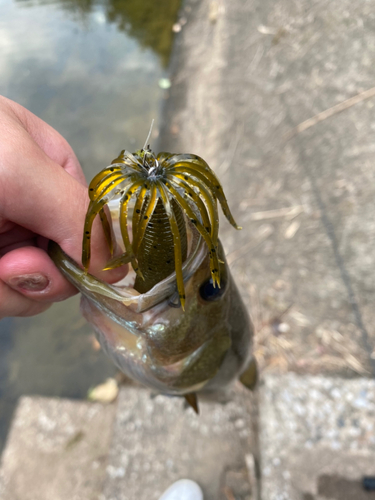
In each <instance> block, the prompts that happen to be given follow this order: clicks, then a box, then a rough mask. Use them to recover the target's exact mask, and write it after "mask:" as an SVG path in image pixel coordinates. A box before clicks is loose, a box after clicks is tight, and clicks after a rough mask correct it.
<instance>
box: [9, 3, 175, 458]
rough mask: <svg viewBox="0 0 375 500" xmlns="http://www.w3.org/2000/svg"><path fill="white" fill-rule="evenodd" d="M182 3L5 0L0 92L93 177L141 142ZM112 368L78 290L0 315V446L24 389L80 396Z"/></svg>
mask: <svg viewBox="0 0 375 500" xmlns="http://www.w3.org/2000/svg"><path fill="white" fill-rule="evenodd" d="M178 4H179V2H177V1H176V0H168V1H166V0H165V1H163V2H155V5H154V3H153V2H152V1H151V0H150V1H142V2H140V1H139V0H137V1H136V0H130V1H129V0H117V1H116V0H108V1H107V0H106V1H92V0H56V2H52V1H48V2H43V1H42V0H35V1H32V2H30V1H22V0H17V1H12V0H1V2H0V54H1V57H0V74H1V79H0V94H2V95H5V96H6V97H9V98H10V99H13V100H15V101H17V102H19V103H20V104H22V105H23V106H25V107H26V108H28V109H30V110H31V111H32V112H34V113H35V114H36V115H38V116H40V117H41V118H42V119H43V120H45V121H47V122H48V123H50V124H51V125H52V126H53V127H55V128H56V129H57V130H58V131H59V132H60V133H61V134H62V135H63V136H64V137H65V138H66V139H67V140H68V141H69V142H70V144H71V145H72V147H73V149H74V150H75V152H76V154H77V156H78V158H79V160H80V161H81V164H82V166H83V169H84V171H85V174H86V176H87V178H92V177H93V175H94V174H95V173H96V172H97V171H98V170H99V169H101V168H103V167H104V166H105V165H107V164H108V162H109V161H110V160H112V158H113V157H114V155H116V154H118V152H119V151H120V150H121V149H123V148H128V149H137V148H138V147H140V146H142V145H143V142H144V139H145V136H146V134H147V131H148V128H149V124H150V122H151V119H152V118H156V119H157V118H158V114H159V108H160V102H161V99H162V98H163V96H164V92H165V91H163V90H161V89H160V88H159V86H158V81H159V79H160V78H162V77H163V76H164V71H165V70H164V68H163V64H165V63H166V61H167V58H168V54H169V52H170V43H171V34H172V30H171V26H172V24H173V22H174V20H175V15H176V13H177V8H178ZM172 18H173V19H172ZM163 23H164V24H163ZM151 48H152V50H151ZM156 130H157V127H156ZM113 373H114V368H113V366H112V364H111V363H110V362H109V361H107V359H106V358H105V357H104V356H103V355H102V354H101V353H100V352H97V351H95V350H94V349H93V347H92V332H91V330H90V328H89V327H88V326H87V324H86V323H85V322H84V321H83V320H82V318H81V316H80V313H79V309H78V298H77V297H74V298H72V299H70V300H69V301H65V302H63V303H59V304H55V305H54V306H53V307H52V308H51V309H50V310H48V311H47V312H45V313H44V314H42V315H39V316H37V317H34V318H13V319H5V320H2V321H0V451H1V447H2V444H3V441H4V436H5V433H6V427H7V425H8V423H9V420H10V417H11V414H12V411H13V409H14V405H15V402H16V400H17V398H18V397H19V396H20V395H21V394H42V395H47V396H62V397H84V396H85V394H86V392H87V390H88V388H89V387H90V386H92V385H95V384H97V383H99V382H101V381H102V380H103V379H105V378H106V377H108V376H109V375H111V374H113Z"/></svg>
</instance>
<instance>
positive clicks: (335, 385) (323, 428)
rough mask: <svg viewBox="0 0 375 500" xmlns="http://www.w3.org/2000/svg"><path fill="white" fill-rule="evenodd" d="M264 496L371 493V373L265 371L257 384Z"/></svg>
mask: <svg viewBox="0 0 375 500" xmlns="http://www.w3.org/2000/svg"><path fill="white" fill-rule="evenodd" d="M260 449H261V456H262V467H261V470H262V500H353V499H356V500H362V499H363V500H366V499H367V500H371V499H374V498H375V492H372V493H371V492H366V491H364V490H363V488H362V484H361V482H362V478H363V476H365V475H371V476H374V475H375V381H374V380H369V379H363V378H362V379H356V380H345V379H341V378H324V377H301V376H298V375H295V374H288V375H284V376H279V377H275V376H267V377H266V378H265V380H264V381H263V384H262V387H261V389H260Z"/></svg>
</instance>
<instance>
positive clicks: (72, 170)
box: [0, 96, 126, 319]
mask: <svg viewBox="0 0 375 500" xmlns="http://www.w3.org/2000/svg"><path fill="white" fill-rule="evenodd" d="M87 205H88V195H87V187H86V181H85V178H84V175H83V172H82V170H81V167H80V165H79V162H78V160H77V158H76V156H75V154H74V152H73V150H72V149H71V147H70V146H69V144H68V143H67V142H66V140H65V139H64V138H63V137H62V136H61V135H60V134H59V133H58V132H57V131H56V130H54V129H53V128H52V127H50V126H49V125H47V123H45V122H43V121H42V120H40V119H39V118H37V117H36V116H35V115H33V114H32V113H30V112H29V111H27V110H26V109H25V108H23V107H22V106H20V105H18V104H16V103H15V102H13V101H10V100H9V99H6V98H5V97H2V96H0V319H1V318H3V317H5V316H33V315H35V314H38V313H40V312H43V311H44V310H46V309H48V307H49V306H50V305H51V303H52V302H56V301H60V300H63V299H66V298H68V297H70V296H71V295H74V294H75V293H77V290H76V289H75V288H74V287H73V286H72V285H71V284H70V283H68V282H67V281H66V280H65V279H64V278H63V276H62V275H61V274H60V273H59V271H58V269H57V268H56V267H55V265H54V264H53V262H52V260H51V259H50V258H49V256H48V255H47V253H46V249H47V244H48V240H49V239H51V240H54V241H56V242H57V243H58V244H59V245H60V246H61V248H62V249H63V250H65V252H66V253H68V254H69V255H70V256H71V257H73V259H75V260H76V261H77V262H80V261H81V251H82V233H83V224H84V219H85V214H86V209H87ZM95 225H96V226H97V229H96V230H94V232H93V236H92V242H91V245H92V262H91V266H90V272H91V273H93V274H95V275H96V276H98V277H100V278H102V279H105V280H106V281H108V282H115V281H117V280H119V279H120V278H121V277H122V276H123V275H124V274H125V272H126V269H125V270H124V268H119V269H115V270H112V271H106V272H101V271H100V270H101V269H103V267H104V265H105V263H106V261H107V260H108V259H109V258H110V255H109V252H108V249H107V247H106V243H105V238H104V236H103V233H102V231H101V229H100V228H99V225H100V224H99V223H98V221H96V223H95Z"/></svg>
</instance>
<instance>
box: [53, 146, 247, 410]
mask: <svg viewBox="0 0 375 500" xmlns="http://www.w3.org/2000/svg"><path fill="white" fill-rule="evenodd" d="M147 142H148V139H147V141H146V144H145V146H144V147H143V148H142V149H141V150H138V151H136V152H135V153H134V154H132V153H129V152H128V151H122V152H121V153H120V155H119V156H118V157H117V158H116V159H115V160H113V162H112V163H111V165H109V166H108V167H107V168H105V169H104V170H102V171H101V172H100V173H99V174H97V175H96V176H95V177H94V178H93V180H92V181H91V183H90V185H89V197H90V204H89V207H88V211H87V215H86V219H85V223H84V237H83V251H82V263H83V267H84V269H82V268H81V267H80V266H79V265H78V264H77V263H76V262H75V261H74V260H73V259H71V258H70V257H69V256H68V255H67V254H65V253H64V252H63V250H62V249H61V248H60V247H59V246H58V245H57V244H56V243H54V242H50V247H49V253H50V255H51V257H52V259H53V260H54V262H55V264H56V265H57V266H58V268H59V269H60V270H61V272H62V273H63V274H64V275H65V276H66V278H67V279H68V280H70V281H71V282H72V283H73V284H74V285H75V286H76V287H77V288H78V289H79V290H80V291H81V292H82V300H81V309H82V312H83V314H84V316H85V317H86V319H87V320H88V321H89V322H90V323H91V324H92V325H93V327H94V329H95V331H96V333H97V337H98V339H99V342H100V343H101V345H102V347H103V349H104V351H105V352H106V353H107V354H108V355H109V356H110V357H111V358H112V360H113V361H114V362H115V364H116V365H117V366H118V367H119V368H120V369H121V370H122V371H123V372H124V373H125V374H127V375H128V376H130V377H131V378H134V379H136V380H138V381H140V382H141V383H143V384H144V385H146V386H148V387H151V388H153V389H155V390H157V391H159V392H161V393H163V394H169V395H174V396H184V397H185V399H186V400H187V401H188V403H189V404H190V405H191V406H192V407H193V408H194V409H195V410H196V411H198V403H197V397H196V393H197V392H198V391H201V390H217V389H221V388H223V387H225V386H227V385H228V384H230V383H231V382H232V381H234V380H235V379H237V378H238V377H239V378H240V380H241V381H242V382H243V383H244V385H246V386H247V387H249V388H252V387H253V386H254V385H255V383H256V379H257V371H256V363H255V360H254V358H253V356H252V354H251V347H252V337H253V327H252V324H251V322H250V319H249V316H248V313H247V310H246V307H245V306H244V304H243V302H242V298H241V295H240V293H239V292H238V290H237V287H236V285H235V283H234V281H233V278H232V276H231V274H230V271H229V267H228V265H227V263H226V259H225V253H224V250H223V247H222V245H221V242H220V240H219V238H218V229H219V218H218V204H220V205H221V207H222V210H223V212H224V214H225V216H226V218H227V219H228V220H229V222H230V223H231V224H232V225H233V226H234V227H235V228H236V229H239V227H238V226H237V224H236V222H235V221H234V219H233V216H232V215H231V212H230V210H229V207H228V203H227V200H226V198H225V196H224V192H223V189H222V186H221V184H220V182H219V181H218V179H217V177H216V175H215V174H214V172H213V171H212V170H211V169H210V167H209V166H208V165H207V163H206V162H205V161H204V160H203V159H202V158H200V157H199V156H196V155H192V154H171V153H165V152H164V153H159V154H158V155H154V154H153V152H152V151H151V150H150V148H149V146H147ZM111 203H115V204H117V205H118V207H119V208H118V222H119V226H120V229H119V233H120V235H121V239H122V242H123V246H124V252H123V253H122V254H121V255H120V256H115V257H114V256H113V250H114V246H115V245H114V243H115V240H114V236H113V230H112V228H111V221H110V220H109V218H108V215H107V213H106V205H108V204H111ZM129 207H130V208H129ZM131 211H132V213H131ZM112 214H113V211H111V215H112ZM97 215H99V216H100V219H101V222H102V225H103V229H104V234H105V237H106V240H107V242H108V245H109V248H110V250H111V253H112V258H111V261H110V262H109V263H108V264H107V267H106V269H110V268H113V267H116V266H119V265H123V264H125V263H131V266H132V268H133V270H130V271H129V273H128V275H127V276H126V278H125V280H124V281H123V282H120V283H118V284H116V285H109V284H107V283H105V282H104V281H101V280H99V279H98V278H96V277H94V276H92V275H91V274H90V273H89V271H88V269H89V264H90V237H91V230H92V224H93V221H94V219H95V217H96V216H97ZM112 219H114V218H113V217H112ZM112 222H113V220H112ZM180 306H181V307H180Z"/></svg>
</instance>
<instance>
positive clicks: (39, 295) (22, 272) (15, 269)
mask: <svg viewBox="0 0 375 500" xmlns="http://www.w3.org/2000/svg"><path fill="white" fill-rule="evenodd" d="M0 280H2V281H3V282H4V283H6V284H7V285H8V286H9V287H10V288H12V289H13V290H15V291H17V292H18V293H20V294H22V295H25V296H26V297H29V298H30V299H33V300H35V301H38V302H39V301H40V302H56V301H60V300H64V299H67V298H68V297H70V296H72V295H74V294H76V293H77V289H76V288H75V287H74V286H73V285H71V284H70V283H69V282H68V281H67V280H65V279H64V278H63V276H62V275H61V274H60V273H59V271H58V269H57V268H56V266H55V265H54V263H53V262H52V260H51V259H50V258H49V257H48V255H47V254H46V253H45V252H44V251H43V250H42V249H40V248H36V247H22V248H18V249H16V250H13V251H11V252H9V253H7V254H6V255H5V256H4V257H2V258H1V259H0Z"/></svg>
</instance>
